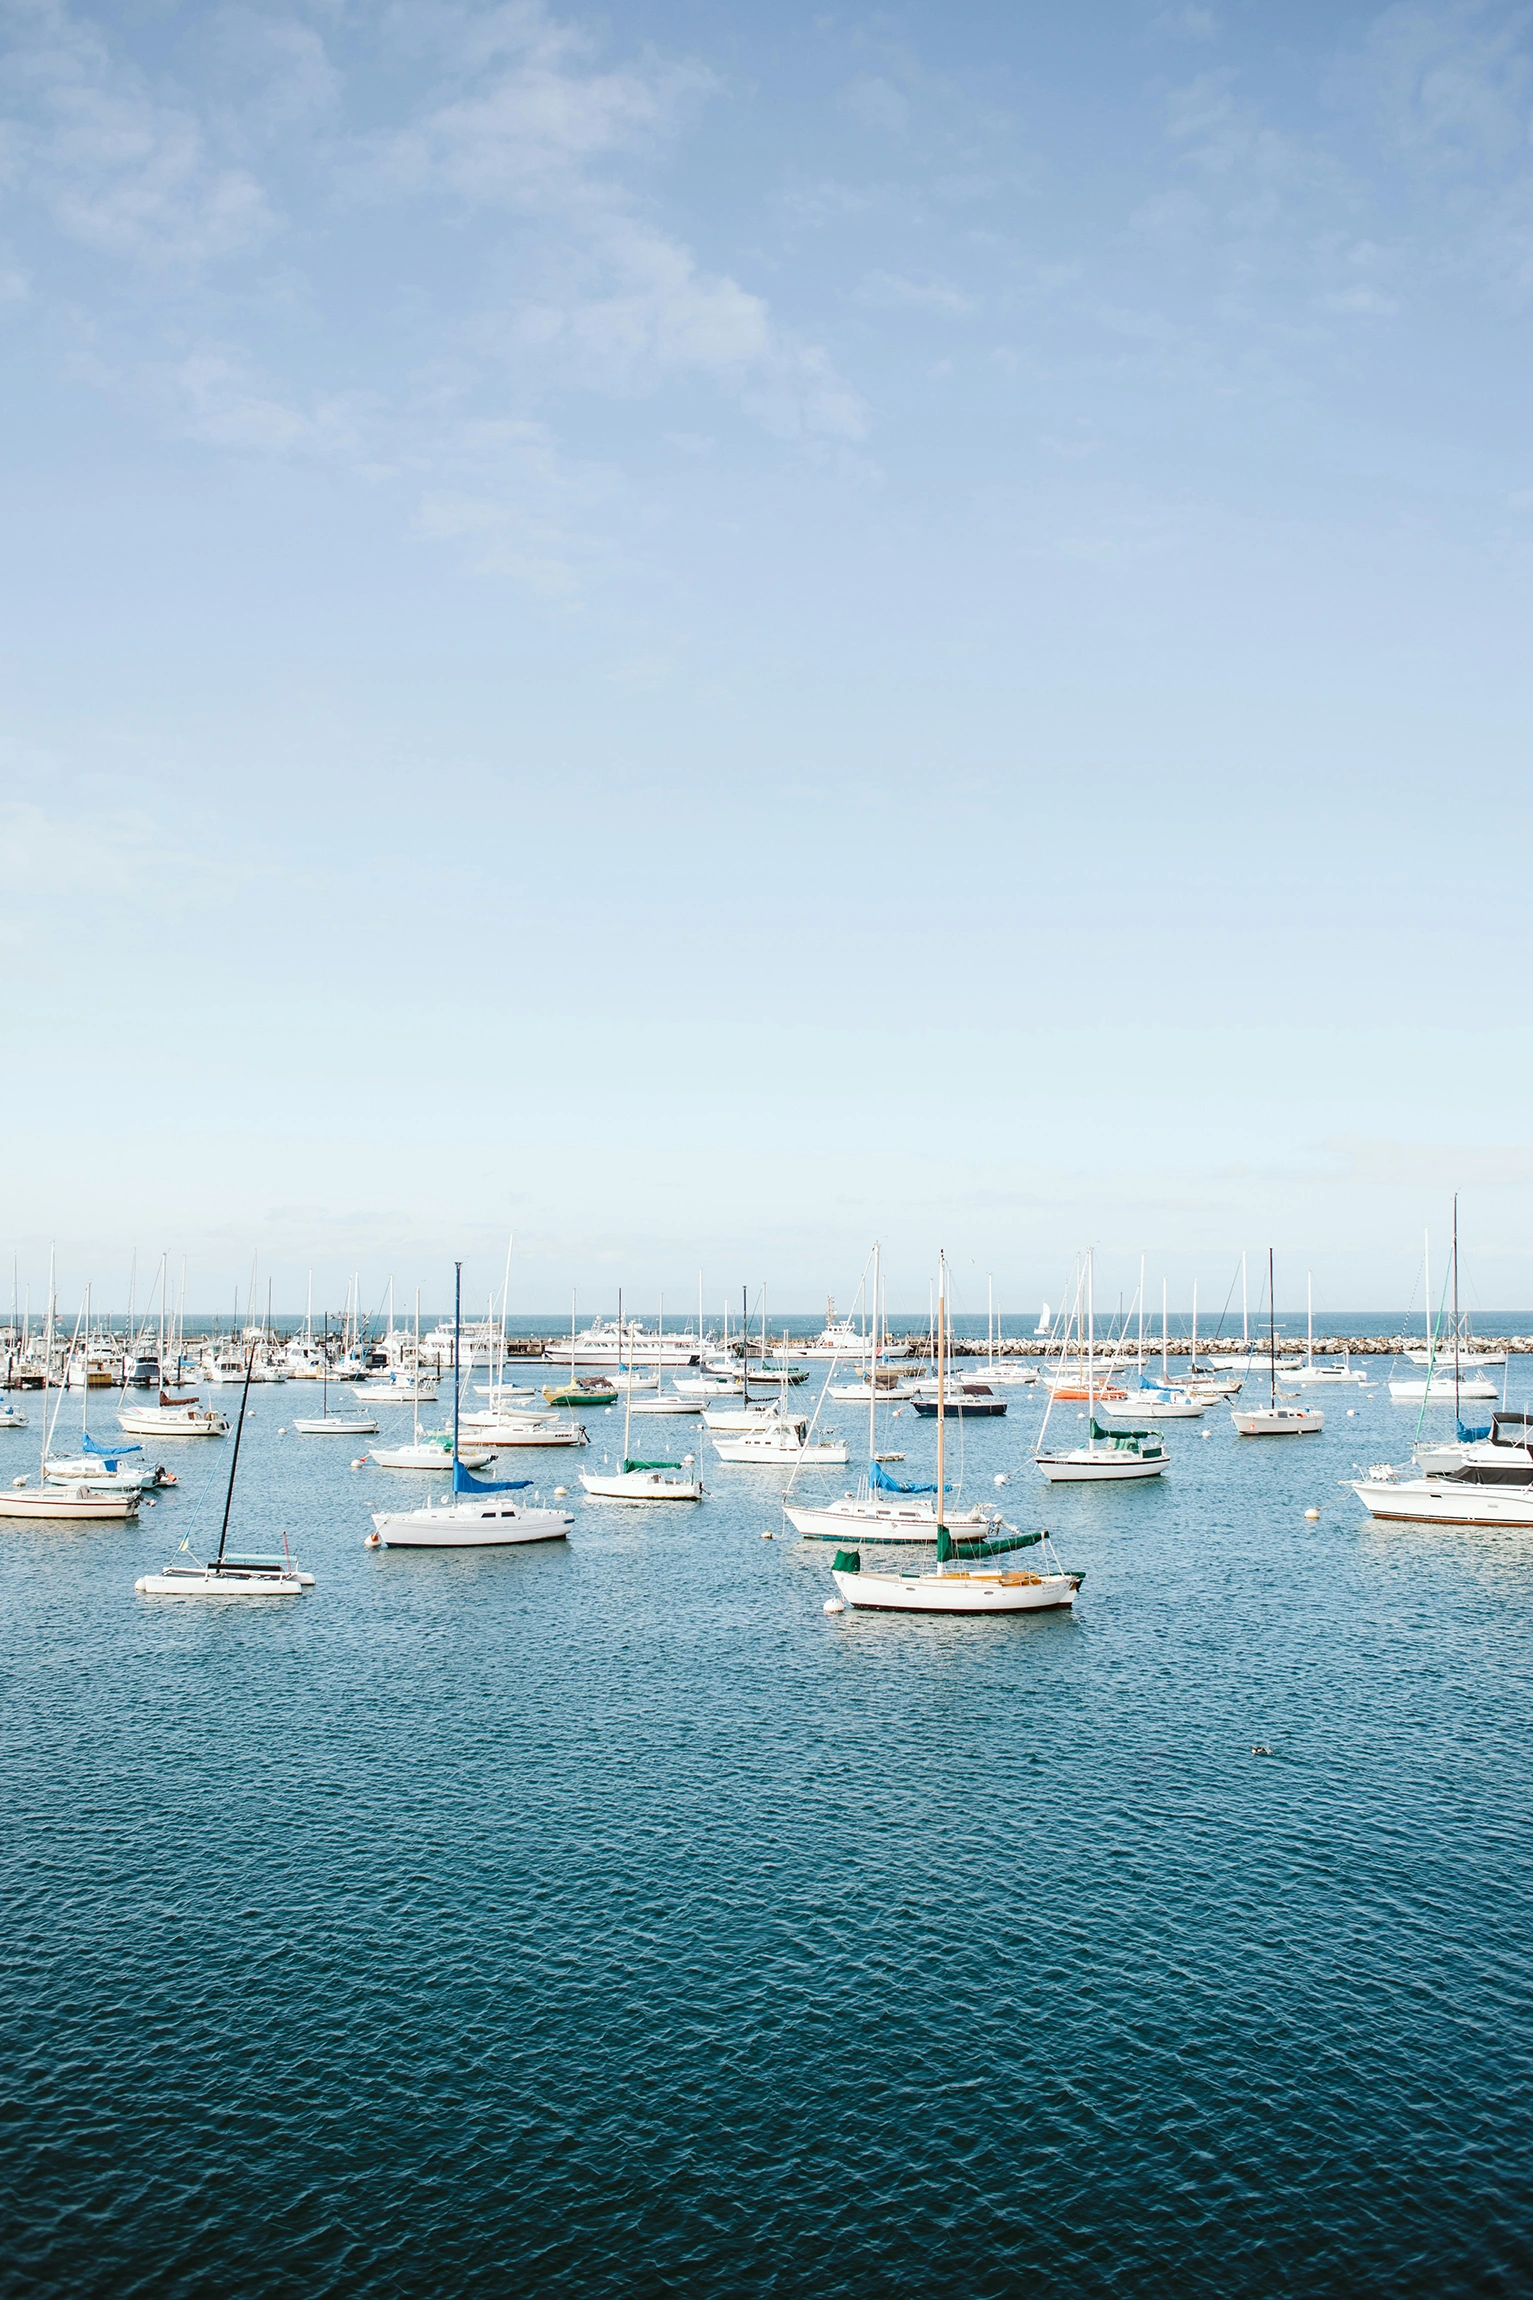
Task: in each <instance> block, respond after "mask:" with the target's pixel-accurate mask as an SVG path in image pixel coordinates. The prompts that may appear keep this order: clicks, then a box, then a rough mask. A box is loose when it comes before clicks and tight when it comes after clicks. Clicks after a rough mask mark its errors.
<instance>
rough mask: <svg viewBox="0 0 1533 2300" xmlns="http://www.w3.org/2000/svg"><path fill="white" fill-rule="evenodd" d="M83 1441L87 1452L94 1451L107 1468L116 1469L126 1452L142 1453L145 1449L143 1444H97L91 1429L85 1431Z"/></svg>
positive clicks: (98, 1459)
mask: <svg viewBox="0 0 1533 2300" xmlns="http://www.w3.org/2000/svg"><path fill="white" fill-rule="evenodd" d="M81 1442H82V1444H83V1445H84V1447H85V1451H86V1452H87V1453H93V1454H94V1455H95V1457H96V1459H97V1461H99V1462H100V1463H101V1464H102V1465H103V1467H104V1468H106V1469H115V1468H116V1466H117V1464H118V1462H119V1461H120V1460H121V1459H122V1457H123V1455H124V1454H130V1453H142V1452H143V1450H144V1449H143V1447H142V1446H141V1445H114V1446H104V1445H97V1443H96V1441H95V1439H94V1438H93V1437H92V1436H91V1434H90V1431H89V1430H87V1431H86V1432H85V1435H84V1437H83V1439H82V1441H81Z"/></svg>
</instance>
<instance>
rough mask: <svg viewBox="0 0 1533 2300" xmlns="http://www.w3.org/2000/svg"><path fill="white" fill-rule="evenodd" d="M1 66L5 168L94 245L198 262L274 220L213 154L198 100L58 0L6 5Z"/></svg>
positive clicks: (240, 175) (180, 265)
mask: <svg viewBox="0 0 1533 2300" xmlns="http://www.w3.org/2000/svg"><path fill="white" fill-rule="evenodd" d="M7 13H8V16H9V20H10V23H11V26H12V28H13V32H14V39H13V44H12V47H11V51H10V54H9V56H8V57H7V59H6V62H5V65H4V67H3V72H0V106H3V108H4V112H3V116H4V125H5V135H6V142H7V145H8V147H9V153H10V161H11V172H12V174H13V177H14V179H15V180H16V181H17V183H18V185H19V186H20V188H21V189H22V190H23V191H24V192H27V193H30V194H31V195H32V196H33V197H35V198H36V199H38V200H40V201H41V202H42V203H43V205H44V206H45V207H46V209H47V210H48V212H49V214H50V215H51V216H52V218H53V221H54V223H55V224H56V225H57V227H58V229H59V230H60V231H61V232H63V233H64V234H65V235H66V236H67V237H69V238H70V239H73V240H76V241H78V242H80V243H81V244H82V245H84V246H87V247H91V248H95V249H96V250H98V251H99V252H100V253H101V254H104V255H111V256H118V257H125V258H129V259H131V260H132V261H134V262H137V263H140V264H144V265H148V266H155V267H161V268H166V269H176V270H183V271H184V270H195V269H197V268H199V267H200V266H202V265H205V264H208V263H213V262H217V261H219V260H221V259H223V258H225V257H228V256H232V255H236V254H239V253H242V252H244V251H245V250H247V249H250V248H252V247H255V246H258V245H259V244H260V243H261V242H262V241H264V240H265V239H267V238H268V237H269V236H270V234H271V233H272V231H273V230H274V229H275V228H276V218H275V216H274V215H273V213H272V210H271V207H270V204H269V202H268V200H267V197H266V194H265V192H264V190H263V189H262V187H261V185H260V184H259V183H258V182H257V181H256V179H255V177H254V176H252V175H251V174H250V173H249V172H248V171H247V170H245V169H243V168H237V167H227V166H222V165H220V164H219V161H218V159H217V157H216V156H215V155H214V153H213V152H212V151H211V150H210V148H209V139H208V135H207V133H206V130H205V128H204V125H203V123H202V122H201V121H200V120H199V118H198V117H197V114H196V112H195V111H194V110H193V109H191V108H190V106H189V105H187V104H186V103H184V102H176V101H169V100H166V99H163V98H160V97H157V96H156V95H155V94H154V93H153V92H152V90H151V89H150V88H149V86H148V85H147V83H146V82H145V80H144V78H143V75H142V74H141V73H140V72H139V71H138V70H137V69H136V68H135V67H133V66H132V65H130V64H128V63H125V62H123V61H122V60H121V59H119V58H118V57H117V56H115V55H114V53H113V52H112V50H111V48H110V47H109V45H108V43H107V41H106V40H105V39H104V38H103V37H102V35H101V34H100V33H99V32H98V31H97V30H95V29H94V28H93V27H91V26H88V25H85V24H83V23H80V22H77V21H76V19H75V18H74V17H72V16H71V15H70V13H69V11H68V9H67V8H66V7H64V6H63V5H62V4H61V0H31V4H24V0H23V4H16V0H13V4H12V5H11V6H10V8H9V10H8V11H7Z"/></svg>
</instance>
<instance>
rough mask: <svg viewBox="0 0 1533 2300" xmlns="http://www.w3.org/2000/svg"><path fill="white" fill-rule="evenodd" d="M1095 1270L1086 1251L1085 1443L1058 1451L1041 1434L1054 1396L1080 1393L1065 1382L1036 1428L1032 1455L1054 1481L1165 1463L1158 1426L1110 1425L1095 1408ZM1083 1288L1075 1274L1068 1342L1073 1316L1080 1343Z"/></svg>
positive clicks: (1103, 1479)
mask: <svg viewBox="0 0 1533 2300" xmlns="http://www.w3.org/2000/svg"><path fill="white" fill-rule="evenodd" d="M1095 1270H1096V1265H1095V1256H1094V1255H1093V1254H1092V1253H1089V1252H1088V1254H1087V1256H1086V1276H1085V1286H1084V1291H1085V1296H1086V1316H1085V1320H1084V1324H1085V1329H1086V1360H1085V1374H1086V1383H1085V1390H1084V1393H1083V1394H1084V1396H1085V1398H1086V1401H1087V1412H1088V1417H1089V1418H1088V1420H1087V1423H1086V1443H1085V1444H1084V1445H1083V1446H1062V1447H1061V1448H1060V1449H1059V1451H1058V1452H1057V1453H1054V1452H1048V1451H1046V1450H1045V1448H1044V1443H1043V1440H1044V1436H1045V1433H1046V1432H1047V1429H1048V1426H1049V1415H1050V1414H1052V1413H1053V1411H1054V1406H1055V1403H1056V1401H1057V1400H1058V1399H1060V1398H1062V1397H1068V1396H1072V1395H1079V1394H1082V1393H1080V1392H1077V1391H1075V1390H1074V1389H1073V1386H1072V1387H1066V1385H1064V1384H1062V1383H1059V1382H1056V1383H1054V1384H1053V1385H1052V1387H1051V1389H1050V1392H1049V1403H1048V1411H1047V1412H1046V1413H1045V1414H1044V1417H1043V1426H1042V1428H1041V1429H1040V1430H1039V1432H1038V1443H1037V1446H1036V1448H1035V1449H1034V1455H1033V1458H1034V1460H1035V1461H1036V1462H1037V1464H1038V1468H1039V1471H1040V1472H1041V1474H1042V1475H1043V1476H1044V1477H1045V1478H1046V1479H1047V1480H1048V1482H1049V1484H1050V1485H1104V1484H1105V1485H1114V1484H1125V1483H1130V1482H1134V1481H1139V1480H1142V1479H1145V1478H1152V1477H1160V1476H1161V1475H1162V1474H1163V1472H1164V1470H1165V1467H1166V1446H1165V1440H1164V1439H1163V1438H1162V1437H1161V1436H1160V1434H1159V1433H1158V1431H1155V1430H1149V1429H1139V1428H1132V1429H1112V1428H1108V1427H1106V1426H1104V1425H1103V1424H1102V1423H1100V1422H1099V1421H1098V1420H1097V1418H1096V1417H1097V1408H1098V1405H1099V1404H1101V1402H1102V1399H1103V1395H1104V1392H1103V1386H1102V1385H1101V1384H1100V1383H1099V1382H1098V1380H1097V1375H1096V1276H1095ZM1081 1292H1082V1287H1081V1282H1080V1279H1079V1277H1077V1281H1076V1294H1075V1307H1074V1309H1073V1310H1072V1311H1068V1312H1067V1313H1066V1319H1065V1336H1064V1339H1065V1343H1066V1345H1068V1343H1069V1339H1070V1321H1071V1319H1072V1318H1073V1319H1074V1321H1075V1326H1076V1342H1077V1346H1079V1341H1080V1328H1081V1324H1082V1319H1081ZM1106 1395H1107V1396H1108V1397H1109V1398H1111V1399H1112V1400H1114V1401H1116V1400H1118V1399H1120V1398H1123V1397H1124V1396H1125V1395H1126V1393H1125V1392H1124V1391H1122V1390H1121V1389H1116V1388H1115V1389H1113V1390H1111V1391H1108V1392H1107V1393H1106Z"/></svg>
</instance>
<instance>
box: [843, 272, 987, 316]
mask: <svg viewBox="0 0 1533 2300" xmlns="http://www.w3.org/2000/svg"><path fill="white" fill-rule="evenodd" d="M857 295H858V300H859V301H860V302H862V303H868V304H876V305H881V306H882V307H883V308H884V309H885V310H890V311H895V310H901V309H903V310H907V311H932V312H941V313H943V314H944V315H945V316H946V317H947V318H949V319H967V318H968V317H969V316H970V315H971V314H972V313H973V312H974V311H975V310H976V309H977V308H978V307H977V306H976V304H975V302H974V300H973V298H972V297H971V296H966V295H962V294H960V292H959V290H958V289H957V288H954V287H949V286H947V284H946V283H945V282H944V281H942V280H908V279H905V278H904V277H903V276H902V275H901V274H900V273H899V272H882V271H879V272H869V274H868V276H867V278H866V279H865V280H864V281H863V283H862V285H861V287H860V288H859V289H858V290H857Z"/></svg>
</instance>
